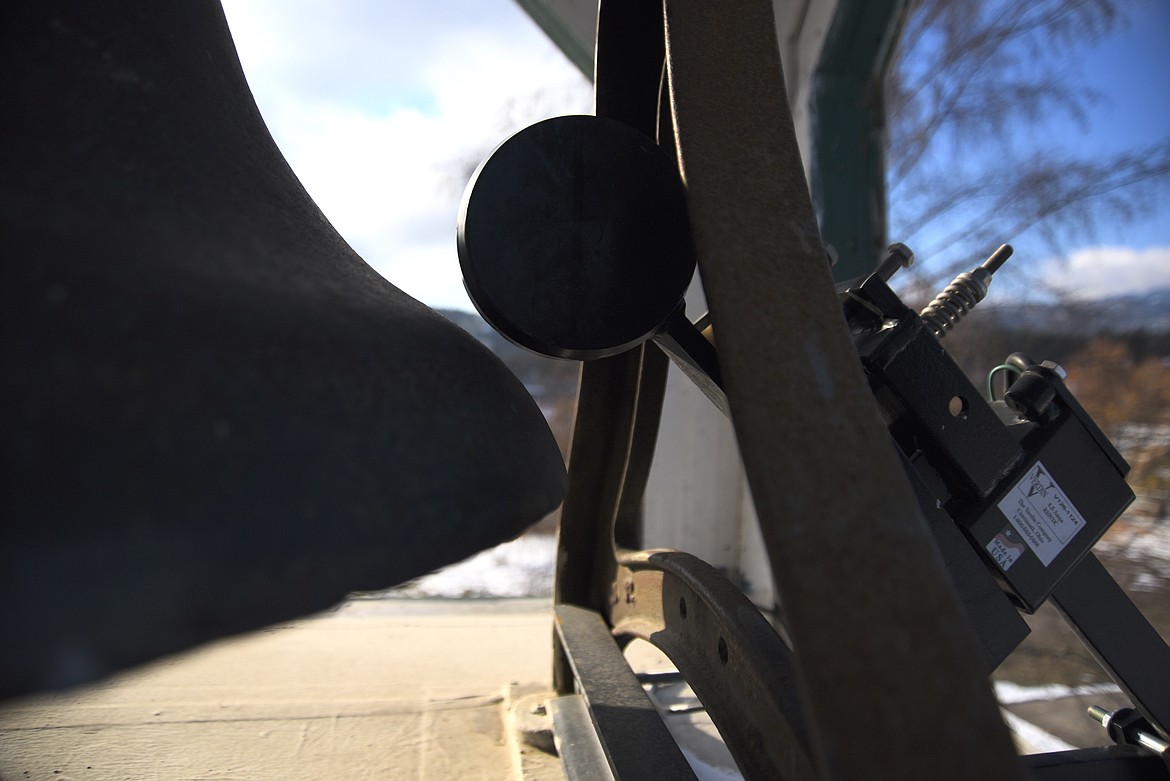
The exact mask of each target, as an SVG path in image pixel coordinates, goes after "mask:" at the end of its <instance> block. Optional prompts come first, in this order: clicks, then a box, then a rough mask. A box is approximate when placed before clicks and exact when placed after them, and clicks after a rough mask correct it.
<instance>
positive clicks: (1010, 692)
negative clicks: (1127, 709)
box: [995, 681, 1121, 705]
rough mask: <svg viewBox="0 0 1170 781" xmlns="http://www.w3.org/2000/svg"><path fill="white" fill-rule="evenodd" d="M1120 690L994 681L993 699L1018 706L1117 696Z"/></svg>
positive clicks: (1108, 685)
mask: <svg viewBox="0 0 1170 781" xmlns="http://www.w3.org/2000/svg"><path fill="white" fill-rule="evenodd" d="M1120 691H1121V689H1120V688H1119V687H1118V686H1117V684H1115V683H1091V684H1087V685H1085V686H1065V685H1064V684H1062V683H1048V684H1044V685H1043V686H1020V685H1019V684H1015V683H1011V682H1009V681H995V698H996V699H997V700H999V703H1000V705H1018V704H1019V703H1021V702H1047V701H1048V700H1061V699H1064V698H1065V697H1081V696H1085V695H1091V694H1117V693H1119V692H1120Z"/></svg>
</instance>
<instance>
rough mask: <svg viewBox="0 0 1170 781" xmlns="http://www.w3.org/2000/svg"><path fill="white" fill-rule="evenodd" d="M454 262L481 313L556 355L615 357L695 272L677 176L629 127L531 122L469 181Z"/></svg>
mask: <svg viewBox="0 0 1170 781" xmlns="http://www.w3.org/2000/svg"><path fill="white" fill-rule="evenodd" d="M459 263H460V265H461V266H462V268H463V279H464V283H465V284H466V287H467V292H468V294H469V295H470V296H471V300H472V301H473V302H474V303H475V306H476V307H477V308H478V309H479V311H480V314H482V315H483V316H484V318H486V319H487V321H488V322H490V323H491V324H492V325H493V326H494V327H495V328H496V329H497V330H498V331H499V332H500V333H502V334H503V335H504V336H506V337H507V338H509V339H510V340H512V341H513V342H515V343H516V344H519V345H520V346H522V347H527V348H528V349H530V350H534V351H536V352H538V353H542V354H544V355H550V356H554V357H557V358H573V359H577V360H589V359H593V358H603V357H606V356H609V355H614V354H616V353H619V352H622V351H623V350H627V349H629V348H630V347H633V346H634V345H636V344H638V343H639V342H641V341H643V340H644V339H646V338H647V337H649V336H651V335H653V333H654V332H655V331H657V329H658V328H659V326H661V325H662V324H663V322H664V321H665V320H666V319H667V317H669V316H670V315H671V313H673V312H674V310H675V309H676V308H677V307H678V305H679V303H680V302H681V300H682V297H683V293H684V292H685V291H686V288H687V285H688V284H689V283H690V280H691V276H692V275H693V274H694V269H695V254H694V249H693V245H692V243H691V233H690V224H689V221H688V219H687V210H686V200H685V196H684V192H683V185H682V182H681V181H680V180H679V176H678V173H677V171H676V170H675V168H674V166H672V165H671V162H670V159H669V158H668V157H667V155H666V153H665V152H663V151H662V149H661V148H659V146H658V145H657V144H656V143H654V141H652V140H651V139H649V138H647V137H646V136H644V135H642V134H641V133H640V132H638V131H637V130H635V129H633V128H631V127H629V126H628V125H624V124H622V123H620V122H616V121H614V120H610V119H603V118H599V117H593V116H569V117H557V118H555V119H548V120H545V121H543V122H539V123H537V124H535V125H533V126H531V127H529V128H526V129H524V130H521V131H520V132H519V133H517V134H516V135H514V136H512V137H511V138H509V139H508V140H507V141H505V142H504V143H503V144H501V145H500V146H499V147H498V148H497V149H496V150H495V151H494V152H492V154H491V155H490V156H489V157H488V158H487V160H485V161H484V162H483V163H482V164H481V165H480V167H479V170H477V171H476V173H475V175H474V176H473V177H472V179H471V183H470V184H468V186H467V190H466V192H465V193H464V196H463V204H462V206H461V207H460V212H459Z"/></svg>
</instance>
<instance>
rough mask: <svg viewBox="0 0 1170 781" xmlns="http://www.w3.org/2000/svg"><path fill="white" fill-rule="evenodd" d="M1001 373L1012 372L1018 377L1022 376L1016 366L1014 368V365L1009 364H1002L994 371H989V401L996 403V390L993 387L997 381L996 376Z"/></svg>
mask: <svg viewBox="0 0 1170 781" xmlns="http://www.w3.org/2000/svg"><path fill="white" fill-rule="evenodd" d="M1001 371H1008V372H1012V373H1013V374H1015V375H1016V376H1017V377H1018V376H1020V370H1019V369H1018V368H1016V367H1015V366H1012V365H1010V364H1007V363H1001V364H1000V365H999V366H996V367H995V368H994V369H992V370H991V371H989V372H988V373H987V400H988V401H995V389H994V387H993V386H992V382H993V381H994V380H995V375H996V374H997V373H998V372H1001Z"/></svg>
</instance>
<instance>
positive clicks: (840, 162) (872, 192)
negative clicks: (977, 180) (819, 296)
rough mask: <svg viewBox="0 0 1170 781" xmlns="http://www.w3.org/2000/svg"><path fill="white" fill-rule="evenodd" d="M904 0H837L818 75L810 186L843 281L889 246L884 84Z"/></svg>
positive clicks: (864, 270)
mask: <svg viewBox="0 0 1170 781" xmlns="http://www.w3.org/2000/svg"><path fill="white" fill-rule="evenodd" d="M906 5H907V3H906V0H840V2H839V3H838V5H837V11H836V13H835V15H834V17H833V22H832V25H831V26H830V27H829V32H828V35H827V36H826V38H825V43H824V46H823V48H822V49H821V56H820V60H819V62H818V64H817V69H816V73H815V75H814V77H813V79H814V83H813V106H812V110H813V148H814V154H813V165H812V193H813V200H814V201H815V203H816V204H817V209H818V212H819V216H820V218H821V233H822V235H823V236H824V238H825V241H827V242H829V243H830V244H832V245H833V246H834V247H835V248H836V249H837V253H838V256H839V260H838V263H837V266H836V267H835V268H834V269H833V275H834V277H835V278H836V279H837V280H838V281H843V280H846V279H852V278H854V277H858V276H861V275H863V274H868V273H869V272H871V271H872V270H873V269H874V268H875V267H876V266H877V264H878V262H880V261H881V259H882V257H883V255H884V254H885V249H886V244H887V238H886V186H885V106H884V101H883V95H882V86H883V83H884V81H885V75H886V69H887V66H888V64H889V61H890V54H891V53H892V51H893V48H894V46H895V45H896V41H897V37H898V33H899V32H900V30H901V26H902V20H903V18H904V15H905V10H906Z"/></svg>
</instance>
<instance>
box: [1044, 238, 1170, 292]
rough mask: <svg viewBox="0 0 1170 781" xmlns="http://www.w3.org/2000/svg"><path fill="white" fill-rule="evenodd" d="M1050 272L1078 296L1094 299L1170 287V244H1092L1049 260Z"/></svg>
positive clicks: (1063, 285)
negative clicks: (1060, 260)
mask: <svg viewBox="0 0 1170 781" xmlns="http://www.w3.org/2000/svg"><path fill="white" fill-rule="evenodd" d="M1047 265H1048V267H1049V270H1048V274H1051V275H1052V276H1053V278H1055V279H1059V280H1060V282H1061V285H1062V287H1065V288H1066V289H1069V290H1071V291H1072V292H1073V293H1074V294H1075V295H1076V296H1077V297H1078V298H1086V299H1094V298H1107V297H1109V296H1118V295H1125V294H1128V293H1144V292H1146V291H1149V290H1157V289H1160V288H1168V287H1170V246H1163V247H1147V248H1145V249H1135V248H1133V247H1107V246H1106V247H1088V248H1086V249H1082V250H1078V251H1077V252H1074V253H1072V254H1071V255H1070V256H1069V258H1068V261H1067V262H1066V263H1063V264H1058V263H1057V262H1055V261H1049V262H1048V264H1047Z"/></svg>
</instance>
